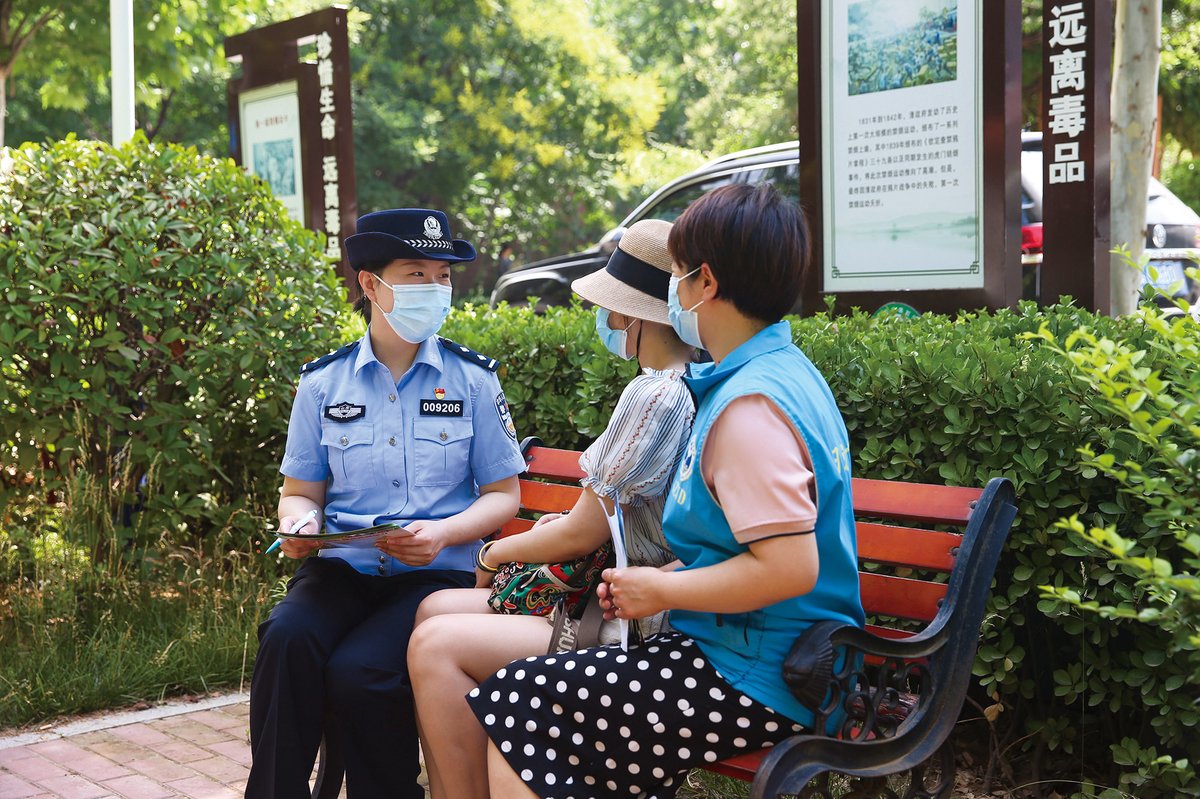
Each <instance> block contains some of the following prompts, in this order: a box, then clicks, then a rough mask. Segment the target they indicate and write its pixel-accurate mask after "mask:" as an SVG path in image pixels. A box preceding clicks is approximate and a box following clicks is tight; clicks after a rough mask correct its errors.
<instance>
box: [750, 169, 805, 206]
mask: <svg viewBox="0 0 1200 799" xmlns="http://www.w3.org/2000/svg"><path fill="white" fill-rule="evenodd" d="M737 179H738V182H739V183H774V184H775V186H776V188H778V189H779V192H780V193H781V194H782V195H783V196H785V197H788V198H789V199H791V200H794V201H796V202H799V201H800V164H798V163H796V164H781V165H778V166H769V167H766V168H764V169H747V170H746V171H745V172H739V173H738V175H737Z"/></svg>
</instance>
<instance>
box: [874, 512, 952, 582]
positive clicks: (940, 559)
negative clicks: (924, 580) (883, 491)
mask: <svg viewBox="0 0 1200 799" xmlns="http://www.w3.org/2000/svg"><path fill="white" fill-rule="evenodd" d="M857 528H858V559H859V560H865V561H870V562H871V563H882V564H887V565H889V566H909V567H912V568H914V569H935V570H937V571H940V572H945V573H946V574H949V573H950V570H951V569H952V568H954V550H955V548H956V547H957V546H958V545H959V543H961V541H962V536H961V535H959V534H958V533H939V532H937V531H935V530H920V529H917V528H914V527H894V526H892V525H888V524H875V523H873V522H859V523H858V525H857Z"/></svg>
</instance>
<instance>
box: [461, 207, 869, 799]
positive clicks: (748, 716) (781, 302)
mask: <svg viewBox="0 0 1200 799" xmlns="http://www.w3.org/2000/svg"><path fill="white" fill-rule="evenodd" d="M670 248H671V254H672V256H673V259H674V262H675V263H674V267H673V270H672V276H671V285H670V288H669V290H668V304H669V306H670V320H671V323H672V326H673V327H674V329H675V331H676V332H677V333H678V334H679V337H680V338H681V339H683V340H684V341H686V342H689V343H691V344H693V345H694V346H698V347H699V346H703V347H704V349H706V350H707V351H708V352H709V353H710V354H711V355H712V358H713V363H711V364H703V365H700V364H697V365H694V366H693V367H692V368H691V369H689V374H688V375H687V378H686V381H687V384H688V387H689V388H690V389H691V390H692V391H693V392H694V393H695V396H696V398H697V409H696V419H695V424H694V426H693V429H692V433H691V434H690V436H689V440H688V443H687V446H686V448H685V451H684V456H683V459H682V460H681V461H680V464H679V471H678V472H677V473H676V475H675V476H674V479H673V480H672V485H671V490H670V495H669V497H668V499H667V503H666V506H665V508H664V511H663V531H664V534H665V536H666V539H667V541H668V542H669V543H670V545H671V547H672V549H673V550H674V552H675V553H676V555H677V556H678V557H679V559H680V561H681V566H680V568H678V569H673V570H671V571H670V572H663V571H659V570H657V569H646V568H639V567H632V566H631V567H629V568H623V569H608V570H606V571H605V572H604V574H603V580H604V582H602V583H601V584H600V586H599V587H598V588H597V593H598V594H599V596H600V598H601V604H602V605H604V606H606V608H607V612H608V613H609V614H611V615H615V616H617V617H618V618H621V619H627V620H635V619H640V618H644V617H646V616H649V615H653V614H656V613H659V612H661V611H662V610H664V609H670V621H671V627H672V630H671V631H670V632H667V633H665V634H660V635H657V636H655V637H654V638H651V639H649V640H648V641H646V643H645V645H643V646H639V647H636V648H630V649H629V651H628V652H622V651H621V650H620V649H619V648H617V647H611V646H607V647H595V648H592V649H584V650H582V651H578V652H568V653H564V654H556V655H553V656H543V657H536V658H527V659H525V660H523V661H521V662H519V663H514V664H512V665H511V666H508V667H506V668H503V669H500V670H499V671H498V672H496V674H495V675H493V676H492V677H489V678H488V679H487V680H485V681H484V682H483V683H481V684H480V685H479V687H478V688H477V689H475V691H473V692H472V693H471V695H470V696H469V697H468V703H469V704H470V705H471V709H472V710H473V711H474V712H475V714H476V717H477V718H478V719H479V720H480V722H481V723H482V724H483V726H484V729H485V730H486V733H487V735H488V737H489V739H490V742H489V749H488V777H489V783H490V790H491V796H493V797H497V798H499V797H503V798H504V799H522V797H533V796H541V797H549V796H573V797H576V799H598V798H599V797H614V796H629V797H641V798H642V799H663V798H665V797H670V796H674V795H675V793H676V789H677V788H678V787H679V785H680V784H681V783H682V782H683V780H684V778H685V777H686V775H687V772H688V770H689V769H691V768H694V767H696V766H701V765H706V764H709V763H715V762H717V761H719V760H724V759H726V758H729V757H731V756H733V755H736V754H739V753H742V752H746V751H750V750H754V749H759V748H761V747H765V746H771V745H773V744H775V743H778V742H779V741H782V740H784V739H785V738H787V737H789V736H790V735H792V734H793V733H794V732H795V731H797V730H799V729H800V728H801V727H809V728H811V727H812V725H813V723H814V715H813V711H812V710H811V709H810V708H809V707H806V706H805V705H804V704H803V703H802V702H801V701H800V700H799V699H798V698H797V697H796V696H795V695H793V694H792V692H791V691H790V690H789V688H788V686H787V685H786V684H785V683H784V680H783V674H782V668H781V667H782V665H783V661H784V658H785V656H786V654H787V652H788V650H789V648H790V647H791V646H792V644H793V643H794V642H795V640H796V636H797V635H798V634H799V633H800V632H802V631H803V630H804V629H806V628H807V627H809V626H810V625H812V624H813V623H815V622H817V621H820V620H825V619H830V620H836V621H838V622H840V623H844V624H851V625H858V626H861V625H862V624H863V611H862V605H861V603H860V601H859V595H858V574H857V571H856V570H857V559H856V553H855V541H854V516H853V511H852V507H851V500H850V450H849V438H848V436H847V434H846V426H845V424H844V423H843V421H842V416H841V413H840V412H839V411H838V407H837V404H836V403H835V401H834V397H833V394H831V393H830V391H829V387H828V385H826V383H825V380H824V378H823V377H822V376H821V374H820V373H819V372H818V371H817V369H816V367H814V366H813V364H812V362H811V361H809V359H808V358H807V357H806V356H805V355H804V353H803V352H801V351H800V350H799V349H798V348H797V347H796V346H795V345H794V344H793V343H792V330H791V326H790V325H789V324H788V322H787V321H786V320H784V319H782V317H783V315H784V314H785V313H787V312H788V310H789V308H790V307H791V305H792V302H793V301H794V299H795V297H796V296H797V295H798V294H799V289H800V282H801V277H802V274H803V270H804V268H805V264H806V262H807V261H808V240H807V229H806V227H805V223H804V217H803V216H802V215H801V213H800V210H799V209H798V208H797V207H796V206H795V204H794V203H792V202H790V201H789V200H787V199H786V198H784V197H783V196H782V195H780V194H779V192H778V191H777V190H776V189H775V188H773V187H771V186H769V185H766V184H760V185H758V186H750V185H746V184H733V185H730V186H724V187H722V188H719V189H717V190H715V191H713V192H710V193H708V194H706V195H704V196H703V197H700V198H699V199H697V200H696V201H695V202H694V203H692V204H691V205H690V206H688V208H687V210H686V211H684V212H683V214H682V216H680V217H679V219H678V220H676V222H675V224H674V226H673V227H672V229H671V234H670ZM821 690H823V688H822V689H821ZM818 695H820V693H819V692H818Z"/></svg>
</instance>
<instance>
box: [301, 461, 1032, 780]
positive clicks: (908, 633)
mask: <svg viewBox="0 0 1200 799" xmlns="http://www.w3.org/2000/svg"><path fill="white" fill-rule="evenodd" d="M522 451H523V452H524V453H525V459H526V461H527V463H528V464H529V470H528V472H527V473H526V474H525V475H523V476H522V479H521V513H520V515H519V516H518V518H516V519H513V520H512V521H510V522H509V523H508V524H506V525H505V526H504V528H503V530H502V531H501V535H513V534H516V533H520V532H523V531H525V530H528V529H529V528H530V527H531V526H533V521H534V519H535V518H536V517H537V516H538V515H540V514H543V513H553V512H558V511H562V510H564V509H567V508H570V507H572V506H573V505H574V504H575V499H576V498H577V497H578V495H579V492H580V490H581V489H580V487H579V480H580V479H581V478H582V477H583V473H582V472H581V471H580V469H579V455H580V453H578V452H574V451H571V450H561V449H552V448H548V447H544V446H541V442H540V441H538V440H537V439H526V440H525V441H524V442H523V444H522ZM852 491H853V496H854V512H855V517H856V519H857V520H858V522H857V533H858V556H859V560H860V563H861V564H862V567H861V571H860V572H859V577H860V588H861V593H862V601H863V607H864V609H865V610H866V612H867V620H868V622H869V623H868V626H867V628H866V629H865V630H859V629H857V628H854V627H849V626H846V625H842V624H839V623H831V622H822V623H818V624H816V625H814V626H812V627H811V628H809V629H808V630H806V631H805V632H804V633H803V634H802V635H801V636H800V638H799V639H798V641H797V644H796V647H795V648H794V649H793V653H794V654H795V655H796V656H797V657H796V658H795V659H793V658H789V661H788V665H789V667H791V668H792V669H793V670H794V671H796V670H798V671H800V672H805V673H809V672H815V673H826V674H828V675H829V676H828V678H827V680H826V681H825V682H824V683H822V684H826V685H828V688H827V690H826V691H825V698H824V700H823V701H821V702H820V704H819V706H818V707H814V710H815V712H816V714H817V719H818V723H817V724H816V725H814V726H815V728H816V729H818V730H825V729H826V727H827V724H826V722H827V720H829V719H838V720H839V722H837V726H838V729H837V730H836V732H835V733H834V734H833V735H823V734H821V735H818V734H805V735H796V736H794V737H792V738H790V739H788V740H787V741H784V742H783V743H780V744H779V745H777V746H775V747H773V748H771V749H764V750H762V751H759V752H753V753H748V754H745V755H740V756H738V757H735V758H731V759H729V760H725V761H721V762H719V763H714V764H712V765H710V766H706V767H705V768H707V769H709V770H711V771H715V772H717V773H720V774H724V775H726V776H729V777H736V778H738V779H743V780H748V781H751V782H752V786H751V796H752V797H756V798H761V797H772V799H773V798H774V797H777V796H780V795H789V796H790V795H796V796H799V797H801V799H804V797H827V796H832V795H833V792H832V791H831V787H830V784H829V779H830V775H831V774H842V775H846V776H848V777H853V778H856V779H859V780H867V781H868V782H866V783H863V784H861V785H860V786H859V787H860V788H861V789H862V790H863V791H864V793H862V794H855V795H863V796H873V795H875V794H874V793H873V792H872V791H873V790H874V786H875V785H879V784H882V781H883V780H885V779H886V778H887V777H888V776H889V775H898V774H904V773H905V772H907V780H908V785H909V787H908V788H906V789H905V790H906V791H907V792H905V793H903V795H904V796H906V797H930V798H931V799H932V798H935V797H936V798H937V799H941V798H942V797H948V796H950V793H951V790H952V789H953V787H954V771H955V763H954V752H953V749H952V747H951V744H950V742H949V735H950V732H951V730H952V729H953V728H954V725H955V723H956V722H957V721H958V715H959V712H960V710H961V709H962V704H963V700H964V699H965V697H966V691H967V687H968V685H969V683H970V680H971V667H972V664H973V662H974V659H975V649H976V645H977V644H978V638H979V627H980V624H981V622H982V620H983V613H984V605H985V603H986V601H987V595H988V592H989V590H990V586H991V581H992V574H993V572H994V571H995V567H996V562H997V560H998V559H999V556H1000V550H1001V548H1002V547H1003V545H1004V541H1005V538H1006V537H1007V535H1008V530H1009V527H1010V526H1011V525H1012V521H1013V518H1014V517H1015V515H1016V507H1015V500H1014V494H1013V488H1012V484H1011V483H1010V482H1009V481H1008V480H1005V479H1002V478H996V479H993V480H991V481H990V482H989V483H988V484H987V486H986V487H985V488H983V489H978V488H957V487H950V486H940V485H926V484H920V483H904V482H899V481H893V480H864V479H859V478H855V479H854V480H853V485H852ZM914 525H916V526H914ZM932 527H937V528H938V529H936V530H935V529H930V528H932ZM948 527H951V528H956V529H954V530H947V529H945V528H948ZM960 530H961V532H960ZM835 650H836V651H845V652H847V653H848V655H850V656H849V657H846V658H844V659H843V660H842V663H843V665H842V667H841V669H840V670H838V671H835V670H834V669H833V655H832V653H833V652H834V651H835ZM822 669H824V670H825V671H824V672H822ZM786 672H787V670H786V669H785V674H786ZM793 676H794V678H795V679H797V680H804V679H806V677H805V676H804V675H800V674H794V675H793ZM817 693H818V694H819V693H820V691H819V690H818V692H817ZM814 704H815V703H814ZM341 777H342V769H341V763H340V758H339V757H338V756H337V753H336V751H334V750H333V747H332V746H329V745H328V742H327V743H326V744H323V746H322V756H321V758H320V760H319V764H318V782H317V785H316V786H315V787H314V792H313V796H315V797H318V799H333V798H334V797H336V796H337V795H338V790H339V788H340V786H341V782H342V779H341ZM871 781H874V782H871ZM886 795H893V794H886ZM895 795H899V794H895Z"/></svg>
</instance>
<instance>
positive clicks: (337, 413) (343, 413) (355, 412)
mask: <svg viewBox="0 0 1200 799" xmlns="http://www.w3.org/2000/svg"><path fill="white" fill-rule="evenodd" d="M366 415H367V406H366V405H354V404H353V403H350V402H339V403H338V404H337V405H326V406H325V418H326V419H332V420H333V421H335V422H353V421H354V420H355V419H361V418H363V417H364V416H366Z"/></svg>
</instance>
